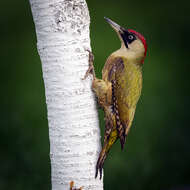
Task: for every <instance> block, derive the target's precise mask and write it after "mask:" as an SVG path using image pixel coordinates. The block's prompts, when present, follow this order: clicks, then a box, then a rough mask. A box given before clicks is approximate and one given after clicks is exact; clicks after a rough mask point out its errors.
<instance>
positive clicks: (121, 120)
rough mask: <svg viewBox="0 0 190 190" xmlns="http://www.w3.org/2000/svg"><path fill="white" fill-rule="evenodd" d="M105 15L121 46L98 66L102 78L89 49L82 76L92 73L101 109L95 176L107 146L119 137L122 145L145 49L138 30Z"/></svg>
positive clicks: (138, 86) (137, 91) (137, 95)
mask: <svg viewBox="0 0 190 190" xmlns="http://www.w3.org/2000/svg"><path fill="white" fill-rule="evenodd" d="M105 19H106V21H107V22H108V23H109V24H110V25H111V26H112V28H113V29H114V30H115V31H116V33H117V35H118V37H119V39H120V41H121V48H120V49H119V50H117V51H115V52H113V53H112V54H111V55H110V56H109V57H108V59H107V61H106V63H105V65H104V68H103V70H102V79H98V78H96V76H95V72H94V67H93V55H92V53H91V52H90V57H89V64H90V67H89V69H88V71H87V73H86V76H87V75H88V73H89V72H91V73H92V74H93V84H92V88H93V91H94V92H95V94H96V96H97V98H98V103H99V105H100V106H101V107H102V108H103V110H104V113H105V134H104V145H103V148H102V150H101V152H100V154H99V158H98V161H97V165H96V174H95V177H97V175H98V171H99V172H100V179H101V177H102V167H103V164H104V161H105V159H106V156H107V153H108V152H109V150H110V148H111V146H112V145H113V144H114V143H115V142H116V141H117V139H120V143H121V149H123V148H124V144H125V141H126V136H127V135H128V132H129V130H130V127H131V124H132V121H133V118H134V114H135V109H136V105H137V102H138V100H139V98H140V95H141V89H142V66H143V63H144V59H145V56H146V51H147V45H146V40H145V38H144V37H143V36H142V35H141V34H140V33H138V32H136V31H134V30H131V29H125V28H123V27H121V26H119V25H118V24H116V23H115V22H113V21H112V20H110V19H108V18H105ZM86 76H85V78H86Z"/></svg>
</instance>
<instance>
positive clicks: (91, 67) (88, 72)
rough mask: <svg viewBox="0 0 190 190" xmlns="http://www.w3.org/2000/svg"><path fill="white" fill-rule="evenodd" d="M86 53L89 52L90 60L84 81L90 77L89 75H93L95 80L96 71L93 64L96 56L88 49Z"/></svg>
mask: <svg viewBox="0 0 190 190" xmlns="http://www.w3.org/2000/svg"><path fill="white" fill-rule="evenodd" d="M86 51H88V53H89V58H88V63H89V68H88V70H87V71H86V74H85V76H84V78H83V80H85V79H86V78H87V77H88V75H89V74H92V75H93V79H94V78H95V71H94V64H93V62H94V55H93V53H92V52H91V51H90V50H89V49H86Z"/></svg>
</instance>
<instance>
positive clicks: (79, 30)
mask: <svg viewBox="0 0 190 190" xmlns="http://www.w3.org/2000/svg"><path fill="white" fill-rule="evenodd" d="M30 4H31V9H32V14H33V19H34V23H35V27H36V34H37V47H38V52H39V55H40V58H41V62H42V71H43V79H44V83H45V94H46V103H47V110H48V123H49V137H50V159H51V178H52V190H69V182H70V181H72V180H73V181H74V182H75V186H76V187H77V188H79V187H81V186H83V187H84V188H83V189H85V190H86V189H90V190H102V189H103V184H102V180H99V179H95V178H94V176H95V165H96V161H97V158H98V153H99V151H100V131H99V127H98V124H99V122H98V116H97V111H96V103H95V100H94V95H93V93H92V90H91V82H92V80H91V78H87V79H86V80H81V79H82V78H83V77H84V75H85V72H86V70H87V69H88V52H87V51H85V49H90V39H89V24H90V18H89V13H88V7H87V5H86V2H85V0H30ZM42 162H43V160H42Z"/></svg>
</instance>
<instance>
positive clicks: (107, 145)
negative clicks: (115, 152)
mask: <svg viewBox="0 0 190 190" xmlns="http://www.w3.org/2000/svg"><path fill="white" fill-rule="evenodd" d="M117 138H118V136H117V131H116V130H115V133H114V132H112V134H111V135H110V137H109V140H108V141H107V142H105V143H104V146H103V148H102V150H101V152H100V154H99V158H98V161H97V164H96V174H95V178H96V177H97V176H98V172H99V173H100V179H101V178H102V169H103V165H104V161H105V159H106V157H107V154H108V152H109V150H110V148H111V147H112V145H113V144H114V143H115V142H116V140H117Z"/></svg>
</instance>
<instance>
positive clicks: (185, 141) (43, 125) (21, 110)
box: [0, 0, 190, 190]
mask: <svg viewBox="0 0 190 190" xmlns="http://www.w3.org/2000/svg"><path fill="white" fill-rule="evenodd" d="M88 6H89V9H90V15H91V23H92V24H91V44H92V48H93V52H94V54H95V65H96V73H97V75H98V76H99V77H100V76H101V74H100V72H101V69H102V67H103V65H104V62H105V59H106V57H107V56H108V55H109V54H110V53H111V52H112V51H114V50H116V49H117V48H118V47H119V46H120V43H119V40H118V39H117V36H116V34H115V33H114V31H113V30H112V29H111V28H110V26H109V25H108V24H107V23H106V22H105V21H104V19H103V17H104V16H107V17H109V18H111V19H113V20H114V21H116V22H118V23H119V24H121V25H123V26H125V27H127V28H133V29H136V30H137V31H139V32H141V33H142V34H144V36H145V37H146V38H147V43H148V54H147V58H146V60H145V64H144V69H143V76H144V81H143V91H142V97H141V99H140V102H139V104H138V106H137V112H136V115H135V120H134V122H133V127H132V130H131V132H130V134H129V136H128V141H127V145H126V147H125V150H124V152H121V150H120V146H119V143H117V144H115V145H114V147H113V149H112V151H111V152H110V155H109V156H108V159H107V160H106V163H105V189H106V190H116V189H120V190H121V189H127V190H139V189H141V190H162V189H163V190H167V189H169V190H176V189H178V190H182V189H185V188H186V190H187V189H190V163H189V161H190V126H189V121H190V114H189V108H190V101H189V97H190V91H189V88H190V85H189V82H190V80H189V77H190V76H189V75H190V74H189V72H190V47H189V46H190V16H189V12H190V4H189V3H188V1H186V0H181V1H150V0H149V1H145V0H144V1H140V0H136V1H127V0H125V1H124V0H117V1H115V0H109V1H108V0H104V1H103V0H102V1H97V0H96V1H95V0H89V1H88ZM0 58H1V59H0V61H1V64H0V72H1V73H0V81H1V93H0V100H1V104H0V106H1V109H0V117H1V122H0V125H1V127H0V151H1V153H0V190H1V189H2V190H11V189H12V190H26V189H27V190H34V189H35V190H42V189H44V190H48V189H49V190H50V188H51V185H50V160H49V141H48V127H47V126H48V124H47V119H46V105H45V96H44V84H43V80H42V71H41V63H40V59H39V56H38V54H37V50H36V36H35V29H34V24H33V20H32V15H31V11H30V6H29V2H28V1H27V0H20V1H13V0H12V1H1V2H0ZM101 128H102V129H103V128H104V124H103V117H102V112H101ZM102 132H103V130H102Z"/></svg>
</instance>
